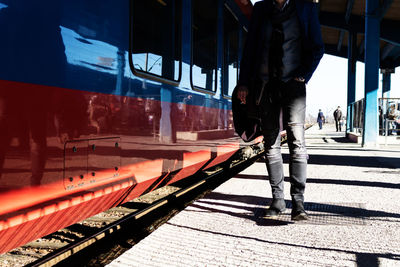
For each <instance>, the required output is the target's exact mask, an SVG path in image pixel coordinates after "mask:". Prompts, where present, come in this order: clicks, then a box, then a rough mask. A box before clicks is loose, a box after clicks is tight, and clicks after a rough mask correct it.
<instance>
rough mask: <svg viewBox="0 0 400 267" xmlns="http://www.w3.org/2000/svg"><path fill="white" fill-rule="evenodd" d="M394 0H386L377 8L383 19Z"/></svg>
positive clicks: (379, 15) (378, 14)
mask: <svg viewBox="0 0 400 267" xmlns="http://www.w3.org/2000/svg"><path fill="white" fill-rule="evenodd" d="M392 3H393V0H384V2H383V3H382V5H381V6H380V7H379V9H378V10H377V14H376V15H377V16H378V17H379V18H380V19H383V17H384V16H385V14H386V12H387V11H388V9H389V7H390V6H391V5H392Z"/></svg>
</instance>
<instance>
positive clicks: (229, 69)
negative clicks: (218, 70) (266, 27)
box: [222, 7, 240, 96]
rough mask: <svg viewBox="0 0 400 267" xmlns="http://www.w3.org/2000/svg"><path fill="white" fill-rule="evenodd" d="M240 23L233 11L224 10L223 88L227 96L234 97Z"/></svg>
mask: <svg viewBox="0 0 400 267" xmlns="http://www.w3.org/2000/svg"><path fill="white" fill-rule="evenodd" d="M239 29H240V28H239V23H238V21H237V19H236V18H235V17H234V16H233V15H232V13H231V11H230V10H229V9H228V8H227V7H225V9H224V65H223V69H222V70H223V85H224V86H223V88H224V94H225V95H229V96H231V95H232V92H233V89H234V88H235V86H236V83H237V79H238V65H239V63H238V54H239V47H238V46H239Z"/></svg>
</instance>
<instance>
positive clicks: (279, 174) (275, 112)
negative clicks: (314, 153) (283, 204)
mask: <svg viewBox="0 0 400 267" xmlns="http://www.w3.org/2000/svg"><path fill="white" fill-rule="evenodd" d="M264 94H265V95H264V96H263V101H262V104H260V106H261V107H260V112H261V121H262V129H263V135H264V142H265V144H264V146H265V151H266V155H265V156H266V164H267V170H268V175H269V179H270V184H271V188H272V197H273V198H274V199H275V198H284V191H283V188H284V187H283V185H284V174H283V160H282V155H281V135H280V113H281V111H282V119H283V127H284V129H286V133H287V142H288V145H289V152H290V157H289V176H290V185H291V187H290V194H291V197H292V200H294V201H304V190H305V185H306V177H307V159H308V155H307V150H306V147H305V137H304V121H305V112H306V86H305V83H303V82H298V81H295V80H290V81H288V82H286V83H284V82H282V81H277V80H272V81H270V82H269V83H268V84H267V85H266V88H265V89H264Z"/></svg>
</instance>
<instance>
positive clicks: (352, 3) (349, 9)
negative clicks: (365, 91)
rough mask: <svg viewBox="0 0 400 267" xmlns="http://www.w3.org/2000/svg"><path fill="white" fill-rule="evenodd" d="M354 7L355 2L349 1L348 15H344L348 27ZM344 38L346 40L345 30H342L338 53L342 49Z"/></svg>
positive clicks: (347, 6)
mask: <svg viewBox="0 0 400 267" xmlns="http://www.w3.org/2000/svg"><path fill="white" fill-rule="evenodd" d="M353 5H354V0H347V5H346V14H345V15H344V21H345V23H346V25H349V20H350V16H351V11H352V10H353ZM343 38H344V30H340V35H339V40H338V46H337V51H338V52H339V51H340V50H341V49H342V43H343Z"/></svg>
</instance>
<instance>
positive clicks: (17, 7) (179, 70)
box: [0, 0, 252, 253]
mask: <svg viewBox="0 0 400 267" xmlns="http://www.w3.org/2000/svg"><path fill="white" fill-rule="evenodd" d="M251 10H252V4H251V3H250V2H249V1H247V0H240V1H239V0H146V1H143V0H130V1H128V0H119V1H107V0H97V1H94V0H59V1H54V0H0V36H1V42H0V253H4V252H7V251H9V250H10V249H12V248H15V247H17V246H20V245H22V244H25V243H26V242H28V241H31V240H34V239H36V238H39V237H41V236H44V235H46V234H49V233H52V232H54V231H56V230H58V229H61V228H63V227H66V226H68V225H70V224H72V223H75V222H77V221H80V220H82V219H85V218H87V217H90V216H92V215H94V214H97V213H99V212H101V211H104V210H106V209H109V208H111V207H114V206H117V205H119V204H121V203H124V202H126V201H129V200H131V199H133V198H136V197H137V196H140V195H142V194H144V193H147V192H150V191H151V190H154V189H156V188H158V187H161V186H164V185H167V184H171V183H174V182H176V181H179V180H181V179H184V178H186V177H189V176H191V175H193V174H194V173H196V172H198V171H201V170H204V169H207V168H210V167H212V166H215V165H216V164H219V163H221V162H223V161H225V160H227V159H228V158H229V157H230V156H231V155H232V154H233V153H235V151H237V150H238V149H239V147H240V144H239V140H238V138H237V137H235V136H234V134H233V132H234V131H233V125H232V114H231V94H232V91H233V88H234V87H235V85H236V81H237V78H238V66H239V64H240V56H241V55H240V54H241V53H240V51H241V50H242V47H243V43H244V40H245V36H246V25H247V23H248V19H249V16H250V13H251Z"/></svg>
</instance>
